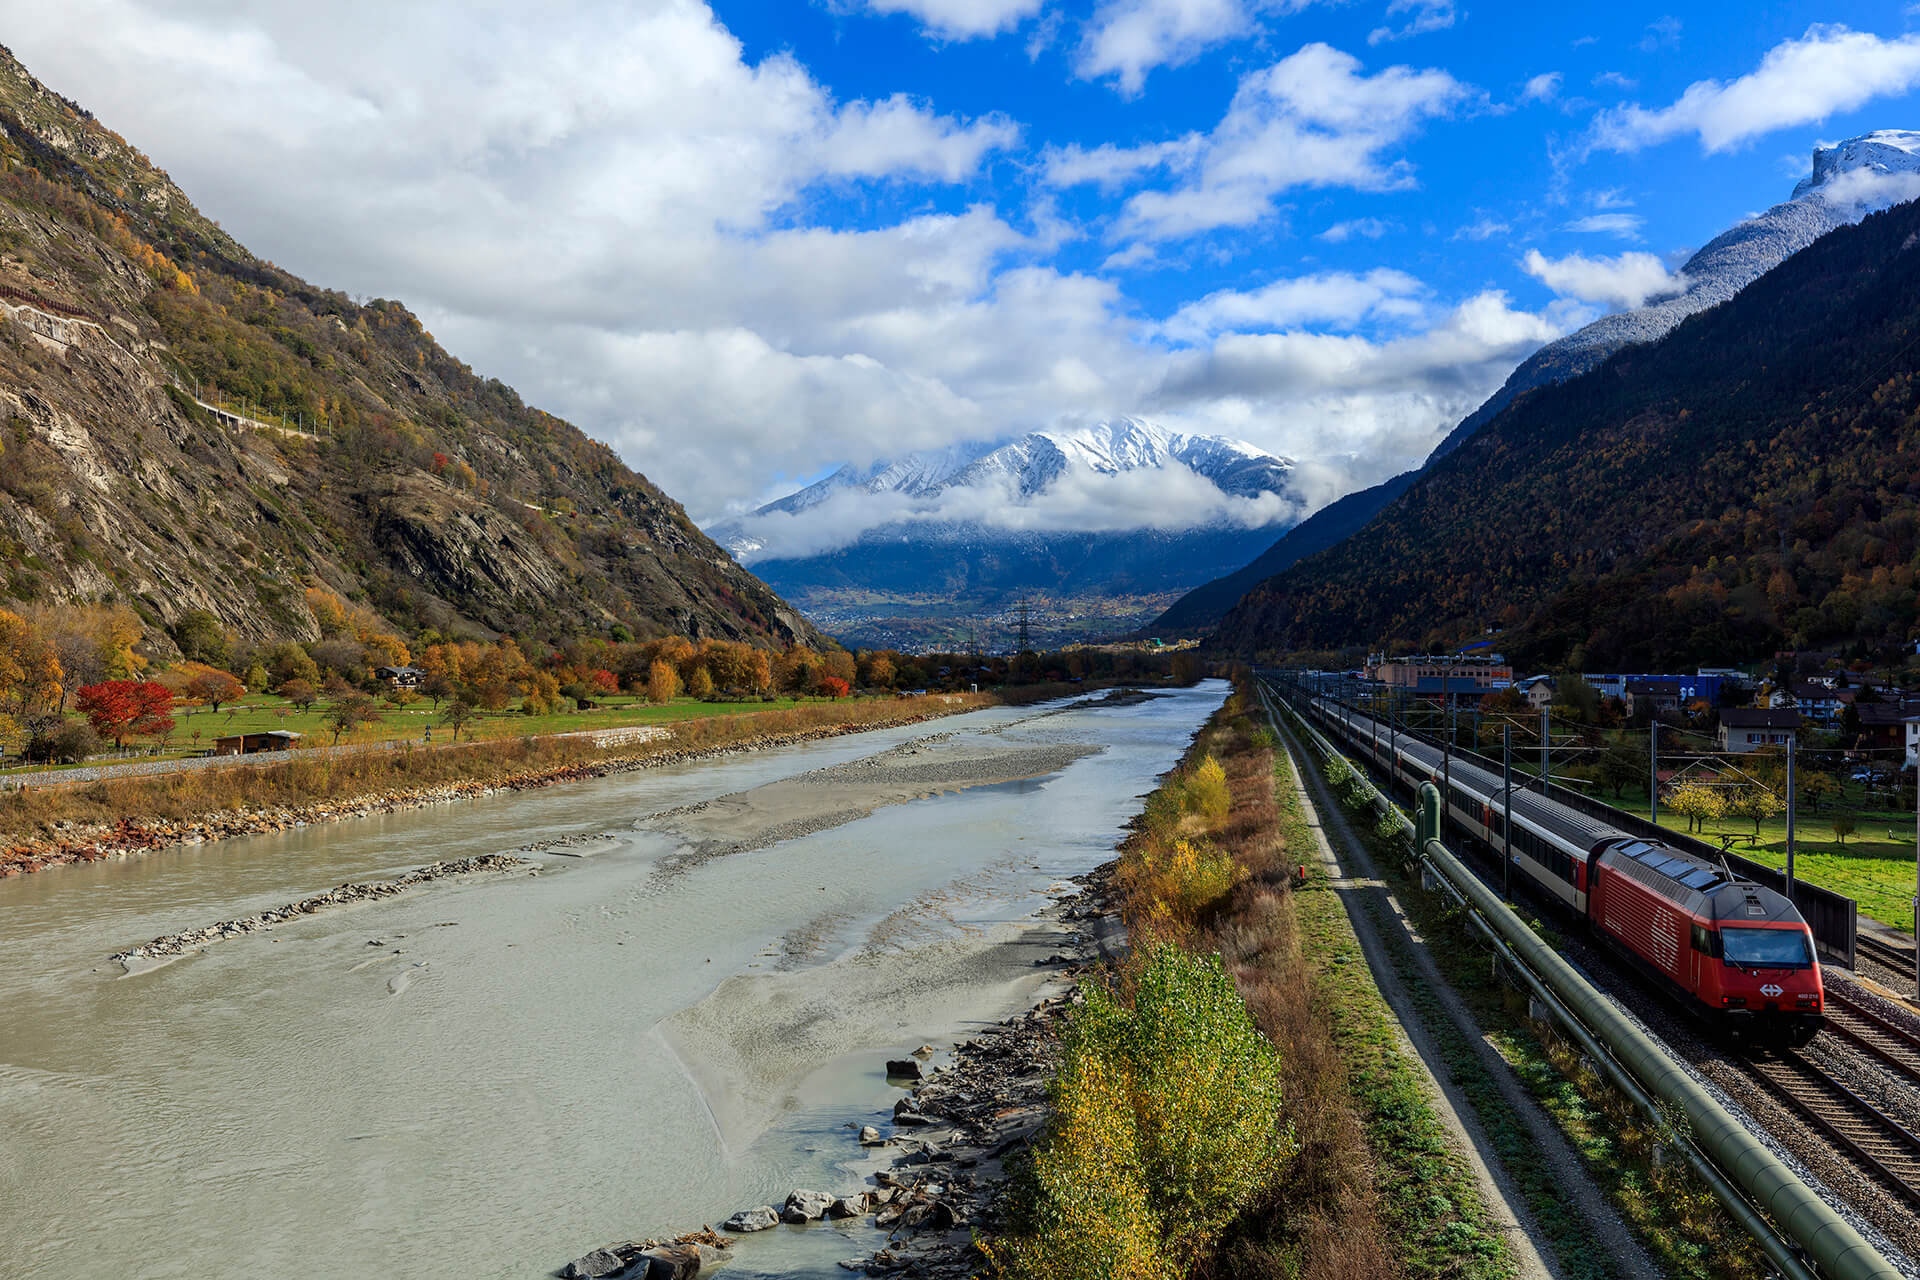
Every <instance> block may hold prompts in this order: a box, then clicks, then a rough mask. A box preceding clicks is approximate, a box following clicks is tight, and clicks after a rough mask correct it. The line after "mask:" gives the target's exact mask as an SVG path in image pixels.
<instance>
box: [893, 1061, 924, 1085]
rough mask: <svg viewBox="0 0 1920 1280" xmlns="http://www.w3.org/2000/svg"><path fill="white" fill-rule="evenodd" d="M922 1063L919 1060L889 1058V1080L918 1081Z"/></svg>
mask: <svg viewBox="0 0 1920 1280" xmlns="http://www.w3.org/2000/svg"><path fill="white" fill-rule="evenodd" d="M919 1078H920V1061H919V1059H917V1058H889V1059H888V1060H887V1079H889V1080H918V1079H919Z"/></svg>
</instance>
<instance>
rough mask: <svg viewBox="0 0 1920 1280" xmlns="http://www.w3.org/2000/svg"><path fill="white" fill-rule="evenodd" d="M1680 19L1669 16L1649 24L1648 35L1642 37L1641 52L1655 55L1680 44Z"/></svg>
mask: <svg viewBox="0 0 1920 1280" xmlns="http://www.w3.org/2000/svg"><path fill="white" fill-rule="evenodd" d="M1680 28H1681V22H1680V19H1678V18H1676V17H1674V16H1673V15H1672V14H1668V15H1667V16H1665V17H1664V18H1656V19H1654V20H1653V21H1652V22H1649V23H1648V24H1647V34H1645V35H1644V36H1641V37H1640V52H1642V53H1654V52H1657V51H1658V50H1660V49H1664V48H1668V47H1671V46H1673V45H1676V44H1679V43H1680Z"/></svg>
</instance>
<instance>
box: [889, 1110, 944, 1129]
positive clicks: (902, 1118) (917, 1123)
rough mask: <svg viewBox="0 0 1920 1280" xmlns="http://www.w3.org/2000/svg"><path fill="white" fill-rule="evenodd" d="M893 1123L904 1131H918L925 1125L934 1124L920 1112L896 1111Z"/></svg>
mask: <svg viewBox="0 0 1920 1280" xmlns="http://www.w3.org/2000/svg"><path fill="white" fill-rule="evenodd" d="M893 1122H894V1123H895V1124H897V1125H899V1126H900V1127H901V1128H903V1129H918V1128H920V1127H922V1126H924V1125H930V1124H932V1123H934V1122H933V1121H932V1120H930V1119H928V1118H927V1117H926V1116H923V1115H921V1114H920V1113H919V1112H918V1111H896V1112H894V1115H893Z"/></svg>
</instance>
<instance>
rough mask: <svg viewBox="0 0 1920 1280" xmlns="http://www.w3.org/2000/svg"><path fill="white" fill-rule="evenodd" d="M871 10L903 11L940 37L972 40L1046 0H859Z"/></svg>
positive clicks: (1020, 18) (1014, 23)
mask: <svg viewBox="0 0 1920 1280" xmlns="http://www.w3.org/2000/svg"><path fill="white" fill-rule="evenodd" d="M863 2H864V3H865V5H866V6H867V8H869V9H871V10H873V11H874V12H875V13H905V14H911V15H912V16H913V17H915V18H918V19H919V20H920V24H921V25H922V26H924V27H925V28H926V29H927V30H928V31H929V32H930V33H932V34H933V35H935V36H938V37H939V38H941V39H942V40H974V39H978V38H979V37H982V36H996V35H999V34H1000V33H1001V32H1003V31H1011V30H1013V29H1014V28H1015V27H1018V26H1019V25H1020V24H1021V23H1022V22H1025V21H1026V20H1027V19H1028V18H1031V17H1032V16H1033V15H1034V14H1036V13H1038V12H1040V8H1041V6H1042V5H1043V4H1045V3H1046V0H863Z"/></svg>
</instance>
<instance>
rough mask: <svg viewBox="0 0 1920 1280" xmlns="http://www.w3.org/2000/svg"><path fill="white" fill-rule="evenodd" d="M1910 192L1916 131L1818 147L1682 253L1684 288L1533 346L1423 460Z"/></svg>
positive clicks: (1914, 187) (1919, 157) (1917, 180)
mask: <svg viewBox="0 0 1920 1280" xmlns="http://www.w3.org/2000/svg"><path fill="white" fill-rule="evenodd" d="M1916 197H1920V133H1915V132H1911V131H1908V130H1904V129H1880V130H1876V131H1874V132H1872V133H1865V134H1861V135H1860V136H1859V137H1857V138H1849V139H1847V140H1846V141H1844V142H1839V143H1835V144H1834V145H1833V146H1831V147H1816V148H1815V149H1814V152H1813V166H1812V170H1811V172H1810V173H1809V174H1808V176H1807V177H1805V178H1802V179H1801V180H1800V182H1799V184H1798V185H1796V186H1795V187H1794V189H1793V195H1792V196H1791V197H1790V198H1789V199H1787V200H1785V201H1783V202H1781V203H1780V204H1777V205H1774V206H1773V207H1772V208H1771V209H1768V210H1767V211H1766V212H1765V213H1762V214H1759V215H1758V216H1756V217H1752V218H1749V219H1747V220H1746V221H1745V222H1740V223H1737V224H1735V225H1734V226H1732V227H1729V228H1728V229H1727V230H1726V231H1723V232H1722V233H1721V234H1719V235H1718V236H1715V237H1714V238H1713V239H1712V240H1710V241H1708V242H1707V243H1706V244H1705V245H1704V246H1703V247H1702V248H1701V249H1700V251H1699V252H1697V253H1695V254H1694V255H1693V256H1692V257H1691V258H1688V259H1687V261H1686V264H1685V265H1684V266H1682V267H1681V268H1680V275H1681V276H1682V277H1684V278H1685V281H1686V288H1685V289H1684V290H1683V291H1681V292H1679V293H1675V294H1670V295H1668V296H1666V297H1664V298H1660V299H1658V300H1656V301H1653V302H1649V303H1647V304H1646V305H1645V306H1642V307H1635V308H1634V309H1632V310H1630V311H1620V312H1616V313H1614V314H1613V315H1609V316H1602V317H1601V318H1600V319H1598V320H1595V321H1594V322H1593V323H1592V324H1590V325H1588V326H1586V327H1585V328H1584V329H1579V330H1576V331H1575V332H1573V333H1570V334H1568V335H1567V336H1566V337H1564V338H1560V339H1558V340H1557V341H1554V342H1549V343H1548V344H1547V345H1546V346H1544V347H1542V348H1540V350H1538V351H1536V352H1534V353H1533V355H1531V356H1529V357H1528V358H1527V359H1526V360H1525V361H1523V362H1522V363H1521V365H1520V367H1519V368H1517V369H1515V370H1514V371H1513V373H1512V375H1510V376H1509V377H1508V378H1507V380H1506V382H1505V383H1504V384H1503V385H1502V386H1501V388H1500V390H1498V391H1497V392H1495V393H1494V394H1493V397H1492V398H1491V399H1489V400H1488V401H1487V402H1486V403H1485V404H1483V405H1481V406H1480V407H1479V408H1478V409H1476V410H1474V412H1473V413H1472V414H1470V415H1469V416H1468V417H1467V418H1466V419H1465V420H1464V421H1462V422H1461V423H1460V425H1459V426H1457V427H1455V428H1454V429H1453V430H1452V431H1451V432H1449V433H1448V435H1447V438H1446V439H1444V440H1442V441H1441V442H1440V445H1439V447H1438V448H1436V449H1435V450H1434V451H1433V455H1432V457H1430V458H1428V459H1427V465H1429V466H1431V465H1432V464H1433V463H1434V462H1435V461H1437V460H1439V459H1440V458H1443V457H1445V456H1446V455H1447V454H1449V453H1451V452H1453V451H1454V450H1455V449H1456V448H1458V447H1459V446H1460V445H1461V444H1462V443H1463V442H1464V441H1465V440H1466V439H1467V438H1468V437H1470V436H1472V435H1473V433H1474V432H1476V431H1478V430H1479V429H1480V428H1481V427H1482V426H1484V425H1486V423H1488V422H1489V421H1491V420H1492V419H1493V416H1494V415H1495V414H1497V413H1499V412H1500V410H1502V409H1504V408H1506V407H1507V404H1508V402H1509V401H1511V400H1512V399H1513V398H1514V397H1515V396H1516V395H1519V394H1520V393H1521V392H1523V391H1531V390H1532V389H1533V388H1535V387H1541V386H1546V385H1547V384H1548V383H1553V382H1564V381H1565V380H1567V379H1568V378H1573V377H1577V376H1579V375H1580V374H1583V373H1585V372H1586V371H1587V370H1589V369H1592V368H1594V367H1595V366H1597V365H1599V364H1600V363H1601V362H1602V361H1604V360H1605V359H1606V358H1607V357H1608V356H1610V355H1612V354H1613V353H1614V352H1616V351H1619V350H1621V349H1622V348H1624V347H1629V346H1633V345H1635V344H1636V343H1643V342H1653V341H1655V340H1657V339H1659V338H1663V337H1665V336H1666V335H1667V334H1668V333H1670V332H1672V331H1673V329H1674V328H1675V327H1676V326H1678V325H1679V323H1680V322H1681V321H1682V320H1685V319H1686V318H1687V317H1688V316H1691V315H1695V314H1697V313H1699V312H1701V311H1705V310H1706V309H1707V308H1708V307H1715V306H1718V305H1720V304H1721V303H1723V302H1725V301H1727V300H1728V299H1729V298H1731V297H1733V295H1734V294H1736V293H1739V292H1740V291H1741V290H1742V289H1744V288H1746V287H1747V286H1748V285H1750V284H1752V283H1753V282H1754V281H1755V280H1758V279H1759V278H1760V277H1761V276H1763V275H1765V274H1766V273H1767V272H1769V271H1771V270H1773V269H1774V268H1775V267H1777V266H1779V265H1780V264H1781V263H1782V262H1785V261H1786V260H1787V259H1788V258H1789V257H1790V256H1792V255H1793V254H1796V253H1798V252H1799V251H1800V250H1802V249H1804V248H1806V247H1807V246H1808V245H1810V244H1812V243H1813V242H1814V241H1815V240H1818V239H1819V238H1820V237H1821V236H1824V235H1826V234H1827V233H1828V232H1829V231H1833V230H1836V229H1838V228H1840V227H1843V226H1845V225H1847V224H1848V223H1851V222H1858V221H1859V220H1860V219H1862V218H1864V217H1866V216H1867V215H1868V214H1870V213H1874V212H1877V211H1879V210H1881V209H1885V208H1889V207H1891V206H1892V205H1895V204H1900V203H1902V202H1904V201H1907V200H1912V199H1914V198H1916Z"/></svg>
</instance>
